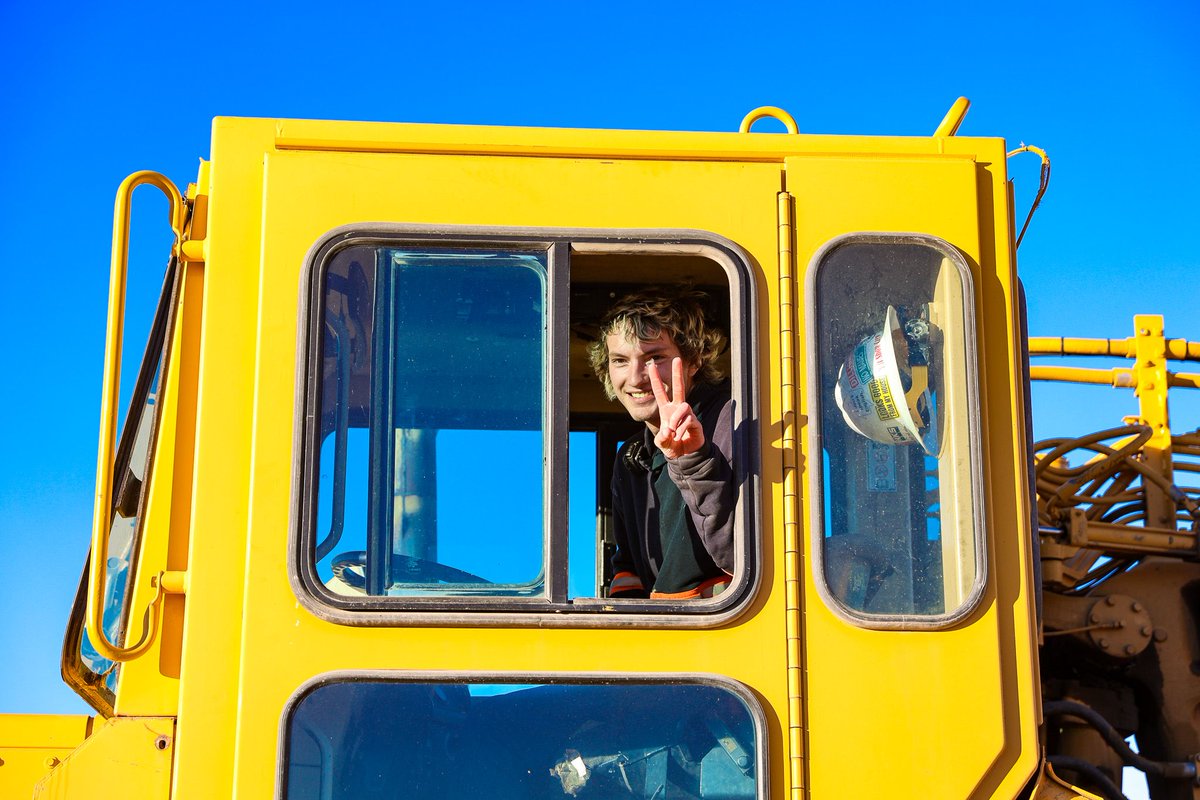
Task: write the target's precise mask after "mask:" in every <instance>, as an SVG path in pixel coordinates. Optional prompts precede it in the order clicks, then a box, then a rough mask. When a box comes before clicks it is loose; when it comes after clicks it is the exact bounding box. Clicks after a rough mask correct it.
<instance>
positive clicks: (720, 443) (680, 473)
mask: <svg viewBox="0 0 1200 800" xmlns="http://www.w3.org/2000/svg"><path fill="white" fill-rule="evenodd" d="M718 412H719V413H718ZM706 416H711V417H714V418H713V419H712V421H711V423H710V424H704V433H705V442H704V444H703V445H702V446H701V447H700V449H699V450H697V451H696V452H694V453H688V454H687V455H682V456H679V457H678V458H675V459H671V460H670V461H668V462H667V472H668V474H669V475H670V476H671V480H672V481H673V482H674V483H675V485H676V486H678V487H679V493H680V494H681V495H682V496H683V502H684V504H685V505H687V508H688V512H689V513H690V514H691V517H692V522H693V524H694V525H695V526H696V531H697V532H698V533H699V534H700V540H701V543H702V544H703V545H704V549H705V550H707V551H708V554H709V555H710V556H712V559H713V561H714V562H715V563H716V565H717V566H718V567H720V568H721V569H722V570H724V571H725V572H728V573H729V574H730V575H732V574H733V567H734V563H733V562H734V546H733V523H734V518H735V515H734V513H733V512H734V509H735V508H736V506H737V487H736V486H735V485H734V480H733V456H732V451H733V403H732V402H731V401H728V400H726V401H725V403H724V404H723V405H721V406H720V407H719V408H714V409H712V415H706Z"/></svg>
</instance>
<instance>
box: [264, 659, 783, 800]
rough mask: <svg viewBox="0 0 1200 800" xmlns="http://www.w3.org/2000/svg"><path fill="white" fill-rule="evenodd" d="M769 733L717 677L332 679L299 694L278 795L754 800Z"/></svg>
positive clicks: (734, 687) (750, 705)
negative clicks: (766, 734)
mask: <svg viewBox="0 0 1200 800" xmlns="http://www.w3.org/2000/svg"><path fill="white" fill-rule="evenodd" d="M765 733H766V731H765V724H764V718H763V714H762V711H761V709H760V708H759V707H758V704H757V702H756V701H755V700H754V698H753V697H752V695H751V694H750V692H749V691H747V690H746V689H745V688H744V687H742V686H741V685H740V684H736V683H734V682H732V681H729V680H727V679H720V678H716V677H712V676H688V675H684V676H671V677H670V678H667V679H664V678H662V677H656V678H655V679H653V680H651V679H647V678H635V677H630V678H621V679H619V680H614V679H612V678H590V679H589V678H588V677H587V676H572V677H571V678H570V679H569V680H567V679H563V678H554V677H551V678H531V679H528V680H524V681H522V682H520V683H517V682H513V679H512V678H511V677H502V678H497V677H488V676H480V677H459V676H449V677H439V678H434V679H430V678H429V677H428V676H416V675H395V674H388V673H375V674H371V673H360V674H356V673H342V674H334V675H329V676H325V677H323V678H322V679H321V680H319V681H317V682H315V683H314V684H313V685H310V686H308V687H305V688H304V689H302V690H301V691H300V692H298V693H297V696H296V697H295V698H294V699H293V700H292V701H291V703H289V707H288V710H287V711H286V712H285V714H284V720H283V725H282V731H281V734H282V747H281V750H282V752H281V756H282V757H281V759H280V764H281V772H280V775H279V792H278V795H277V796H279V797H281V798H286V799H287V800H300V798H305V799H307V798H325V799H327V800H338V798H359V797H377V796H386V797H405V798H413V800H418V799H419V798H430V799H431V800H433V798H439V799H440V798H447V797H490V798H530V799H532V798H544V800H554V798H564V797H579V798H587V797H596V798H607V797H628V798H642V799H643V800H659V798H668V797H689V798H697V800H703V799H704V798H711V799H712V800H716V798H720V800H757V798H761V797H765V795H766V785H767V779H766V776H765V774H764V773H765V769H764V767H765V756H766V746H765V745H766V741H765Z"/></svg>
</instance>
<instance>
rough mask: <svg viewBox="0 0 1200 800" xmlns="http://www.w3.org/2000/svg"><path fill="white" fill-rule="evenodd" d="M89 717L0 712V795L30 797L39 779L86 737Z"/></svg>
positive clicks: (90, 722) (90, 719)
mask: <svg viewBox="0 0 1200 800" xmlns="http://www.w3.org/2000/svg"><path fill="white" fill-rule="evenodd" d="M92 724H93V718H92V717H86V716H80V715H65V714H62V715H58V714H0V797H5V798H14V800H15V798H22V797H32V796H33V787H34V785H35V784H36V783H37V782H38V780H39V779H40V778H41V777H42V776H43V775H45V774H46V773H47V772H49V771H50V770H51V769H53V768H54V766H56V765H57V764H58V763H59V762H60V761H62V760H63V759H64V758H66V757H67V756H68V755H70V753H71V751H72V750H74V749H75V747H76V746H77V745H78V744H79V743H80V742H82V741H83V740H84V739H86V738H87V737H88V734H89V733H91V730H92Z"/></svg>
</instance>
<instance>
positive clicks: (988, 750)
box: [787, 142, 1037, 798]
mask: <svg viewBox="0 0 1200 800" xmlns="http://www.w3.org/2000/svg"><path fill="white" fill-rule="evenodd" d="M976 146H979V143H978V142H976ZM991 150H992V151H994V152H992V153H991V156H992V158H994V159H995V160H994V161H992V160H991V159H989V158H986V156H987V155H988V153H987V152H986V149H985V152H984V153H983V155H984V156H985V157H984V158H981V159H979V161H980V162H981V163H979V164H977V163H975V162H973V161H956V160H936V161H935V160H933V159H897V158H889V159H878V158H870V157H868V156H864V157H857V158H849V157H848V158H828V157H812V158H805V157H797V158H793V159H789V160H788V162H787V187H788V190H789V192H791V193H792V194H793V195H794V196H795V197H796V251H797V258H798V261H799V262H800V263H801V264H802V265H806V264H807V262H808V261H809V260H810V259H811V258H812V256H813V254H815V252H816V251H817V250H818V248H820V247H821V246H822V245H823V244H824V243H826V242H827V241H829V240H830V239H832V238H833V237H835V236H839V235H842V234H845V233H849V232H851V231H854V230H874V231H891V232H921V233H928V234H932V235H935V236H939V237H941V238H943V239H946V240H947V241H949V242H950V243H951V244H953V245H954V246H956V247H957V248H959V249H960V250H961V251H962V252H963V253H964V254H965V255H966V256H967V259H968V262H969V263H970V265H971V267H972V271H973V272H974V273H975V274H974V283H975V292H976V297H975V304H976V315H977V318H978V320H979V321H980V324H979V330H978V331H977V334H978V337H979V338H978V347H979V359H980V362H981V363H980V369H981V374H980V389H981V391H980V400H981V407H982V408H981V419H982V421H983V428H984V430H983V431H982V434H983V435H982V446H983V453H984V483H985V491H984V502H985V504H986V513H985V516H984V519H985V527H986V529H987V533H988V541H989V545H990V551H991V552H990V555H989V558H990V562H991V563H990V569H989V572H990V575H989V586H988V590H987V592H986V594H985V597H984V600H983V603H982V605H981V607H980V608H979V609H978V611H977V612H976V613H974V614H973V615H972V616H971V617H970V618H969V619H968V620H967V621H966V622H964V623H961V624H959V625H957V626H955V627H954V628H952V629H950V630H942V631H873V630H866V629H864V628H861V627H857V626H854V625H852V624H851V623H849V622H847V621H844V620H843V619H841V618H839V617H838V616H836V615H835V614H834V613H833V612H832V611H831V610H830V609H829V608H828V607H827V606H826V605H825V604H824V602H823V601H822V600H821V598H820V597H819V596H818V594H817V592H816V589H815V586H814V581H815V580H818V579H819V578H818V577H817V576H813V575H811V574H810V575H808V576H806V580H807V584H806V595H805V607H806V608H805V618H804V619H805V625H806V640H805V650H806V666H807V671H806V678H807V681H806V686H805V690H806V698H807V714H808V741H809V752H808V760H809V776H810V781H811V784H810V788H811V791H812V796H814V797H837V796H839V794H840V792H841V789H842V788H843V787H844V781H845V777H846V776H847V775H851V774H853V775H856V776H859V777H861V778H865V779H867V780H868V781H872V782H874V781H878V782H879V784H880V785H886V786H888V787H889V789H888V794H889V796H896V797H900V796H912V797H946V798H952V797H953V798H962V797H990V796H1005V795H1006V794H1007V795H1008V796H1011V794H1013V793H1015V792H1016V791H1017V790H1018V789H1019V788H1020V786H1021V785H1022V783H1023V782H1024V780H1025V779H1026V778H1027V777H1028V776H1029V775H1030V774H1032V772H1033V770H1034V767H1035V766H1036V763H1037V752H1036V725H1037V718H1036V717H1037V705H1036V699H1035V696H1034V691H1035V688H1036V672H1035V668H1034V666H1033V663H1034V661H1033V660H1034V655H1033V634H1032V621H1031V612H1030V605H1031V601H1030V596H1031V595H1030V593H1029V592H1030V587H1029V585H1028V573H1027V568H1026V565H1027V564H1028V563H1029V562H1028V558H1029V553H1028V549H1027V545H1026V541H1027V539H1028V531H1027V530H1026V528H1027V525H1026V523H1025V520H1026V519H1027V518H1028V515H1027V514H1025V512H1024V508H1023V507H1022V506H1021V505H1020V503H1019V498H1020V497H1021V490H1020V487H1021V485H1022V484H1021V479H1020V476H1021V471H1022V470H1023V469H1024V465H1023V462H1022V460H1021V459H1023V457H1024V454H1023V452H1022V448H1021V446H1020V444H1019V442H1017V441H1016V440H1015V439H1016V438H1019V437H1015V436H1014V434H1013V431H1014V429H1015V426H1016V425H1017V421H1018V419H1019V417H1017V416H1016V413H1015V412H1016V410H1017V408H1018V405H1017V404H1018V403H1019V402H1020V400H1019V392H1018V391H1017V384H1016V381H1015V380H1014V379H1013V376H1012V375H1011V370H1012V366H1011V365H1012V364H1013V363H1014V357H1015V356H1014V353H1015V350H1014V347H1013V345H1014V343H1015V341H1016V335H1015V330H1014V324H1013V319H1014V312H1013V303H1012V295H1013V293H1014V290H1015V286H1014V281H1013V276H1012V274H1011V268H1010V259H1009V255H1008V251H1007V236H1006V233H1005V232H1006V230H1007V225H1006V219H1005V217H1004V216H1003V214H1004V213H1005V212H1004V211H1002V210H1003V209H1006V204H1005V202H1004V191H1005V190H1004V186H1003V172H1002V171H999V172H997V173H995V174H993V172H992V171H991V170H990V169H989V168H988V167H987V166H986V165H985V163H984V162H987V163H993V164H999V165H1002V164H1003V152H1002V148H1001V146H1000V143H999V142H997V143H995V145H994V146H993V147H992V148H991ZM999 169H1000V170H1002V169H1003V168H1002V166H1001V167H999ZM998 209H999V210H1000V211H998ZM984 331H989V336H987V337H985V336H984V335H983V332H984ZM802 335H803V334H802ZM803 391H805V392H806V391H807V389H804V390H803ZM803 407H804V408H808V407H809V404H808V403H807V402H805V403H804V404H803ZM806 447H807V444H806ZM820 459H821V456H820V454H819V453H811V452H810V453H808V454H807V459H806V461H807V463H809V464H816V463H820ZM820 502H821V499H820V498H808V499H807V502H806V503H805V505H810V504H813V503H820ZM1022 515H1023V516H1022ZM810 519H811V518H810V517H809V516H808V515H807V512H806V516H805V524H806V526H808V525H810ZM814 535H815V534H814V533H813V532H812V531H811V530H810V531H808V534H807V537H806V541H807V542H810V543H811V542H812V541H813V537H814ZM808 546H811V545H808Z"/></svg>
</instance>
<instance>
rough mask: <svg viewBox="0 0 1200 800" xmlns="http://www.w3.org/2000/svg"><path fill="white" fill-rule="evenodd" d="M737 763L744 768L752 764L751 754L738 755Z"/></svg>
mask: <svg viewBox="0 0 1200 800" xmlns="http://www.w3.org/2000/svg"><path fill="white" fill-rule="evenodd" d="M737 765H738V766H739V767H741V768H742V769H745V768H746V767H748V766H750V757H749V756H738V760H737Z"/></svg>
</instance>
